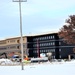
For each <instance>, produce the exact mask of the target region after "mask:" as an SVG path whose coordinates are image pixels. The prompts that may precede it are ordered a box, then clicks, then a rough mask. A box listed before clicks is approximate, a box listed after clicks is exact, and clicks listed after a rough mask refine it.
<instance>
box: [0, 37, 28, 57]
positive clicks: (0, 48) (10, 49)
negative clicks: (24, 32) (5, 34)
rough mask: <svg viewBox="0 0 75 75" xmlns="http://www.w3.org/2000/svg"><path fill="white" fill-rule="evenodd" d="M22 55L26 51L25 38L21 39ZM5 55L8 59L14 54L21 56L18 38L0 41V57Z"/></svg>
mask: <svg viewBox="0 0 75 75" xmlns="http://www.w3.org/2000/svg"><path fill="white" fill-rule="evenodd" d="M23 47H24V54H26V50H27V38H26V37H25V36H24V37H23ZM3 53H6V54H7V56H8V57H12V56H13V55H14V54H19V55H20V54H21V46H20V37H15V38H8V39H5V40H1V41H0V55H2V54H3Z"/></svg>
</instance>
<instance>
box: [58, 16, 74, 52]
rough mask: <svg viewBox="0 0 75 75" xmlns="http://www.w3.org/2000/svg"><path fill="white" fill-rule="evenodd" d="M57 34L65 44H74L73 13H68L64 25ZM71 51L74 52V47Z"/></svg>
mask: <svg viewBox="0 0 75 75" xmlns="http://www.w3.org/2000/svg"><path fill="white" fill-rule="evenodd" d="M58 35H59V37H60V38H62V39H63V40H64V42H66V43H67V44H75V15H70V16H69V18H68V19H66V22H65V25H63V27H62V28H61V29H60V31H59V33H58ZM73 51H74V52H75V48H74V49H73Z"/></svg>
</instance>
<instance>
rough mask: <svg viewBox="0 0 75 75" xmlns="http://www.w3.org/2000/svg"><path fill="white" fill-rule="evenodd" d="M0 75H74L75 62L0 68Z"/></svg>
mask: <svg viewBox="0 0 75 75" xmlns="http://www.w3.org/2000/svg"><path fill="white" fill-rule="evenodd" d="M0 75H75V61H71V62H62V63H49V62H48V63H43V64H42V63H41V64H34V65H25V66H24V70H21V66H0Z"/></svg>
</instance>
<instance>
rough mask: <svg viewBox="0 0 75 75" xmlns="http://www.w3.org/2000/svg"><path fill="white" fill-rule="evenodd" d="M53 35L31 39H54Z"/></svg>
mask: <svg viewBox="0 0 75 75" xmlns="http://www.w3.org/2000/svg"><path fill="white" fill-rule="evenodd" d="M54 38H55V37H54V35H52V36H44V37H39V38H34V39H33V41H37V40H47V39H54Z"/></svg>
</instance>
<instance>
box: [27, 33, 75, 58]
mask: <svg viewBox="0 0 75 75" xmlns="http://www.w3.org/2000/svg"><path fill="white" fill-rule="evenodd" d="M27 42H28V46H27V47H28V49H29V57H39V56H40V54H41V53H48V52H51V53H52V58H56V59H59V58H68V55H72V54H73V48H74V45H71V44H66V43H64V42H63V40H62V39H60V38H59V36H58V32H54V33H53V32H52V33H46V34H41V35H34V36H29V37H27Z"/></svg>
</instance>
